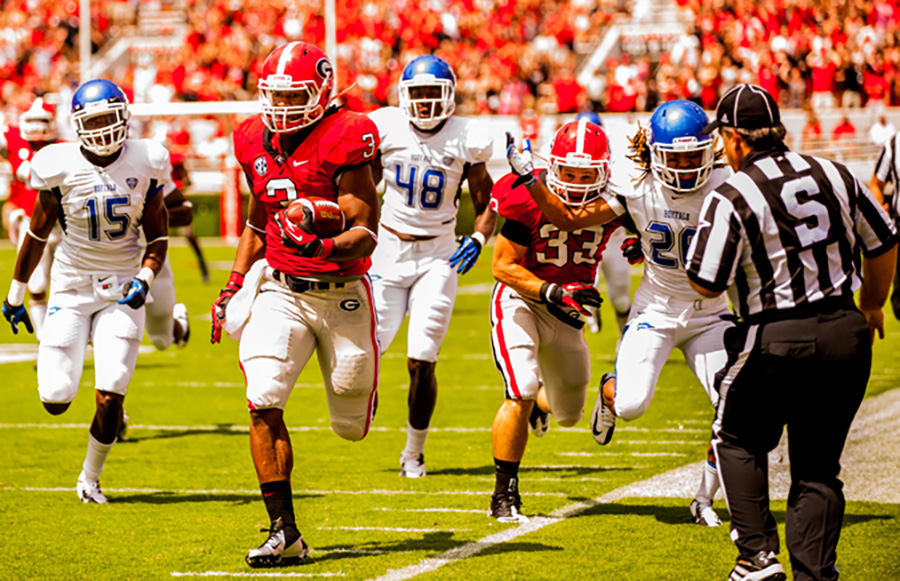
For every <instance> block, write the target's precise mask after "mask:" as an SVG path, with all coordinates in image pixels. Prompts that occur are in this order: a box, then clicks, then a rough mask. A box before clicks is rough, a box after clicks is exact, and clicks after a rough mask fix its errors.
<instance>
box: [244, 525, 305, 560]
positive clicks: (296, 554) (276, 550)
mask: <svg viewBox="0 0 900 581" xmlns="http://www.w3.org/2000/svg"><path fill="white" fill-rule="evenodd" d="M295 530H296V529H295ZM262 532H264V533H265V532H267V533H269V538H268V539H266V542H264V543H263V544H262V545H260V546H259V547H257V548H256V549H250V550H249V551H248V552H247V556H246V557H245V558H244V560H246V561H247V564H248V565H250V566H251V567H253V568H254V569H258V568H263V567H289V566H291V565H299V564H300V563H302V562H303V560H304V559H305V558H307V557H308V556H309V545H307V544H306V541H304V540H303V535H301V534H299V533H297V534H298V537H297V540H295V541H294V542H293V543H291V544H290V546H285V545H286V544H287V541H286V540H285V533H284V524H283V523H282V521H281V518H279V519H278V520H276V521H275V522H274V523H272V528H270V529H262Z"/></svg>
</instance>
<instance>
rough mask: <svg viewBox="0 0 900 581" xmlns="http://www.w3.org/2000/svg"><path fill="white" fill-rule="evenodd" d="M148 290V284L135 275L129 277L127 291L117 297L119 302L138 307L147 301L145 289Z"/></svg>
mask: <svg viewBox="0 0 900 581" xmlns="http://www.w3.org/2000/svg"><path fill="white" fill-rule="evenodd" d="M149 290H150V285H148V284H147V283H146V282H144V281H143V280H141V279H139V278H137V277H135V278H133V279H131V283H130V284H129V285H128V291H127V292H126V293H125V296H124V297H122V298H121V299H119V304H120V305H128V306H129V307H131V308H132V309H139V308H141V307H143V306H144V303H145V302H146V301H147V291H149Z"/></svg>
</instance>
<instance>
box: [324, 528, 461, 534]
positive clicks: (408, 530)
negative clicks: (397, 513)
mask: <svg viewBox="0 0 900 581" xmlns="http://www.w3.org/2000/svg"><path fill="white" fill-rule="evenodd" d="M319 530H320V531H384V532H389V533H435V532H440V533H444V532H451V533H459V532H464V531H467V530H469V529H444V528H441V527H430V528H427V529H411V528H405V527H319Z"/></svg>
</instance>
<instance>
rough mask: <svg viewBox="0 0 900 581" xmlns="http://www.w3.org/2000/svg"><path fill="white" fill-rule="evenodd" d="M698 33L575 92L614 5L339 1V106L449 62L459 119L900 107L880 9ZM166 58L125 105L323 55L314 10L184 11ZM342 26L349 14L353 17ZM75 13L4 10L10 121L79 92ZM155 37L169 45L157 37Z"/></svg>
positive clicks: (99, 6) (899, 84) (389, 98)
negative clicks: (427, 62) (755, 102)
mask: <svg viewBox="0 0 900 581" xmlns="http://www.w3.org/2000/svg"><path fill="white" fill-rule="evenodd" d="M678 3H679V4H680V5H681V6H682V7H683V8H684V9H685V10H689V11H691V12H692V13H693V15H694V23H695V24H694V31H693V34H689V35H686V36H684V37H683V38H682V39H681V40H680V41H678V42H677V43H676V44H675V45H674V46H673V47H672V49H671V50H669V51H667V52H664V53H662V54H661V55H658V59H657V58H656V57H654V58H653V60H651V57H650V56H649V55H638V56H632V55H629V54H623V55H621V56H620V57H611V58H609V59H607V61H606V62H605V63H603V65H602V66H601V67H600V68H599V69H598V70H597V71H596V73H595V74H594V75H593V77H592V78H591V79H590V80H589V81H588V82H587V83H585V84H584V85H582V84H581V83H579V81H578V80H577V79H576V77H575V76H574V74H573V73H574V71H575V67H576V64H577V62H578V58H579V55H580V54H581V53H584V52H586V51H587V50H588V48H587V47H591V46H592V43H596V42H597V41H598V40H599V38H601V37H602V32H603V31H604V30H605V28H606V27H607V25H608V24H609V23H610V22H611V21H613V19H615V18H617V17H621V15H623V14H626V13H627V11H628V10H629V7H628V5H627V3H626V2H624V1H623V0H579V1H576V2H562V1H558V0H556V1H553V2H540V1H538V0H524V1H517V2H495V1H488V0H468V1H466V2H447V1H445V0H430V1H427V2H425V1H409V0H378V1H371V0H340V1H339V2H338V3H337V14H338V15H339V16H338V18H339V20H343V21H344V22H342V23H339V26H338V30H337V42H338V47H339V48H338V51H339V56H338V67H339V70H338V78H339V79H340V83H341V87H339V89H343V90H345V91H346V92H345V93H344V95H343V98H344V100H345V101H346V102H347V104H348V105H349V106H350V108H352V109H354V110H359V111H369V110H373V109H375V108H378V107H379V106H382V105H385V104H387V103H396V95H395V94H393V93H394V92H395V91H396V89H395V87H396V80H397V78H398V77H399V74H400V71H401V70H402V67H403V65H404V64H405V63H407V62H408V61H410V60H411V59H412V58H414V57H415V56H417V55H420V54H424V53H433V54H436V55H438V56H440V57H442V58H444V59H445V60H446V61H447V62H448V63H450V65H451V66H453V68H454V70H455V71H456V74H457V76H458V79H459V86H458V89H457V101H458V107H457V110H458V112H460V113H461V114H466V115H474V114H507V115H510V114H511V115H520V114H522V113H523V111H527V110H528V109H533V110H535V111H538V112H539V113H572V112H577V111H580V110H593V111H597V112H606V111H609V112H627V111H652V110H653V109H654V108H655V107H656V106H657V105H658V104H659V103H661V102H664V101H668V100H672V99H682V98H684V99H690V100H692V101H695V102H696V103H698V104H700V105H702V106H703V107H704V108H707V109H711V108H714V107H715V105H716V103H717V101H718V99H719V97H720V96H721V95H722V94H724V92H726V91H727V90H728V89H729V88H731V87H732V86H734V85H735V84H736V83H739V82H747V83H759V84H760V85H761V86H763V87H764V88H766V89H767V90H768V91H769V92H770V93H771V94H772V95H774V96H775V98H776V99H777V100H778V101H779V104H780V105H781V106H783V107H808V108H813V109H815V110H817V111H821V110H823V109H828V108H832V107H845V108H847V107H859V106H871V105H873V104H876V105H877V104H881V105H900V9H898V8H897V7H896V6H895V5H894V3H892V2H890V1H889V0H857V1H855V2H843V1H840V0H766V1H764V2H751V1H750V0H716V1H714V2H700V1H699V0H678ZM179 5H181V6H183V7H184V10H185V13H186V22H187V34H186V37H185V39H184V42H183V43H182V44H181V45H180V46H179V48H178V49H177V50H170V51H166V50H161V51H158V52H154V53H152V54H150V53H139V54H133V55H132V58H131V64H129V65H128V66H126V67H121V68H120V69H118V70H116V71H114V72H113V74H112V75H111V79H112V80H113V81H115V82H116V83H118V84H119V85H120V86H122V87H123V88H124V89H125V90H126V93H127V94H128V96H129V98H131V99H132V100H133V101H136V102H141V101H169V100H176V101H210V100H221V99H235V100H245V99H253V98H254V97H255V95H256V79H257V77H258V74H259V70H260V67H261V65H262V61H263V58H264V57H265V55H266V54H268V53H269V52H270V51H271V50H272V49H273V48H274V47H275V46H277V45H278V44H279V43H281V42H284V41H290V40H298V39H303V40H305V41H307V42H311V43H312V44H316V45H319V46H324V42H325V38H324V36H325V32H324V18H323V13H322V8H321V4H320V3H319V2H305V1H304V2H286V3H285V2H275V1H273V0H253V1H250V2H241V3H235V2H231V1H229V0H184V2H181V3H177V2H176V3H174V4H172V6H173V7H175V6H179ZM91 11H92V21H93V26H92V30H93V32H92V35H93V36H92V39H91V40H92V44H93V47H94V48H95V49H98V48H100V47H102V46H103V45H104V44H105V43H106V42H107V41H109V40H110V39H112V38H114V37H116V36H117V35H118V34H119V33H120V32H121V31H122V27H123V25H128V24H133V23H134V21H133V20H132V21H131V22H129V19H134V15H135V13H136V11H135V3H133V2H121V1H112V0H100V1H97V2H93V3H92V4H91ZM347 15H353V17H352V18H348V16H347ZM77 31H78V3H77V2H74V1H69V2H62V3H54V2H48V1H46V0H31V1H27V0H23V1H20V2H11V3H5V5H4V9H3V10H2V11H0V70H2V71H3V75H0V79H2V80H0V95H2V97H3V103H4V104H5V106H6V107H8V108H12V109H13V110H14V111H21V110H24V108H26V107H27V105H28V103H30V101H31V99H32V96H33V95H34V94H45V93H53V92H57V91H59V90H60V89H62V94H63V98H61V100H64V98H65V96H66V95H67V94H68V93H67V91H68V92H70V91H71V89H72V88H73V87H74V86H75V85H76V84H77V73H78V70H77V57H78V53H77ZM161 32H163V33H164V32H165V31H161Z"/></svg>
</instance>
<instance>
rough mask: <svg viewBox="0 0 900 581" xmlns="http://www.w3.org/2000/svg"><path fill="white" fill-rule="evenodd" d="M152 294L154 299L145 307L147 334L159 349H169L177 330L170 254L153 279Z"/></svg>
mask: <svg viewBox="0 0 900 581" xmlns="http://www.w3.org/2000/svg"><path fill="white" fill-rule="evenodd" d="M150 296H151V297H153V300H152V301H148V302H147V304H146V306H145V308H146V309H147V336H148V337H150V342H151V343H153V346H154V347H156V348H157V349H158V350H160V351H163V350H164V349H168V348H169V347H170V346H171V345H172V342H173V341H174V340H175V336H174V335H173V334H172V333H173V332H174V330H175V318H174V317H173V316H172V309H174V308H175V277H174V276H173V274H172V265H171V263H170V262H169V256H168V254H167V255H166V260H165V262H163V265H162V268H160V270H159V274H157V275H156V278H154V279H153V284H151V285H150Z"/></svg>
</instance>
